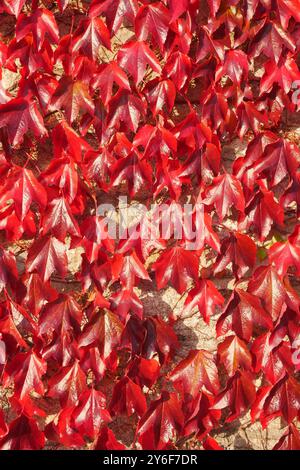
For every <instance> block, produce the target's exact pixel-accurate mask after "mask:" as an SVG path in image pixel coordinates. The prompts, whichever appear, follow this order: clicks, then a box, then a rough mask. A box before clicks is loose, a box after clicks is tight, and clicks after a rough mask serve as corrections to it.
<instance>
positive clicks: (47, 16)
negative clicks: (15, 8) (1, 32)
mask: <svg viewBox="0 0 300 470" xmlns="http://www.w3.org/2000/svg"><path fill="white" fill-rule="evenodd" d="M28 33H31V34H32V36H33V40H34V44H35V46H36V47H37V49H38V50H40V49H41V47H42V46H43V44H44V41H45V38H47V40H49V41H50V42H51V44H57V43H58V41H59V31H58V27H57V24H56V21H55V18H54V15H53V13H52V12H51V11H49V10H46V9H40V8H37V9H36V10H35V11H34V12H33V13H32V14H31V15H28V16H26V15H25V14H24V13H22V14H21V15H20V16H19V17H18V21H17V25H16V38H17V41H20V40H21V39H23V38H24V37H25V36H26V35H27V34H28Z"/></svg>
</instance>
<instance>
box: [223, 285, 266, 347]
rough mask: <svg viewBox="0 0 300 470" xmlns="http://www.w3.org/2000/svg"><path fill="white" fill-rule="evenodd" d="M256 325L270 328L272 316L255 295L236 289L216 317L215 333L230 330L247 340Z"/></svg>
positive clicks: (224, 332)
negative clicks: (220, 313) (222, 310)
mask: <svg viewBox="0 0 300 470" xmlns="http://www.w3.org/2000/svg"><path fill="white" fill-rule="evenodd" d="M258 327H260V328H268V329H271V328H272V327H273V322H272V318H271V317H270V316H269V313H267V312H266V311H265V310H264V309H263V307H262V305H261V302H260V300H259V299H258V298H257V297H256V296H254V295H253V294H250V293H249V292H246V291H243V290H241V289H236V290H235V292H234V293H233V295H232V296H231V299H230V300H229V302H228V304H227V306H226V308H225V309H224V312H223V313H222V315H221V316H220V318H219V319H218V322H217V326H216V330H217V335H218V336H219V335H224V334H226V333H227V332H228V331H229V330H232V331H234V332H235V333H236V334H237V335H238V336H240V337H241V338H242V339H244V340H245V341H249V340H250V338H251V336H252V335H253V330H254V328H258Z"/></svg>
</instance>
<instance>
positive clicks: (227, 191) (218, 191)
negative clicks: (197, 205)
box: [203, 173, 245, 221]
mask: <svg viewBox="0 0 300 470" xmlns="http://www.w3.org/2000/svg"><path fill="white" fill-rule="evenodd" d="M203 202H204V204H208V205H211V204H212V205H214V207H215V209H216V211H217V214H218V216H219V219H220V221H222V220H223V219H224V217H225V216H226V215H228V211H229V208H230V207H232V206H234V207H235V208H236V209H237V210H239V211H240V212H241V213H243V212H244V208H245V200H244V194H243V188H242V185H241V183H240V182H239V181H238V180H237V179H236V178H235V177H234V176H231V175H229V174H228V173H224V174H223V175H221V176H217V177H216V178H214V180H213V186H212V187H210V188H208V190H207V193H206V197H205V199H204V201H203Z"/></svg>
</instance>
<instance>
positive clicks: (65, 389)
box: [48, 360, 87, 410]
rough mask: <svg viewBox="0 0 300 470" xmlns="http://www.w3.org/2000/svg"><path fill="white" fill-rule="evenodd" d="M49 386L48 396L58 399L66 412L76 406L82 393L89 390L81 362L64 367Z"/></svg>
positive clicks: (50, 381) (51, 380) (52, 378)
mask: <svg viewBox="0 0 300 470" xmlns="http://www.w3.org/2000/svg"><path fill="white" fill-rule="evenodd" d="M48 386H49V390H48V396H49V397H51V398H58V399H59V401H60V403H61V406H62V407H65V408H66V410H67V408H68V407H70V406H72V405H76V403H77V400H78V399H79V397H80V395H81V393H82V392H84V391H85V389H86V388H87V386H86V377H85V374H84V372H83V371H82V369H81V367H80V365H79V362H78V361H77V360H76V361H75V362H74V364H73V365H72V366H67V367H63V368H62V369H61V370H60V371H59V372H57V373H56V374H55V375H53V376H52V377H51V379H50V380H49V381H48Z"/></svg>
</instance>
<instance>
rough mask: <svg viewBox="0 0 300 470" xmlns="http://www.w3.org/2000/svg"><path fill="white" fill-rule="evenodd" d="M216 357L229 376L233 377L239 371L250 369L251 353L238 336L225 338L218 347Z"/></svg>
mask: <svg viewBox="0 0 300 470" xmlns="http://www.w3.org/2000/svg"><path fill="white" fill-rule="evenodd" d="M218 355H219V358H220V362H221V363H222V364H224V367H225V369H226V371H227V373H228V375H229V376H232V375H234V374H235V373H236V371H237V370H239V369H243V370H251V369H252V356H251V353H250V351H249V350H248V348H247V344H246V343H245V342H244V341H243V340H241V339H240V338H239V337H238V336H227V337H226V338H225V339H224V341H223V342H222V343H220V344H219V345H218Z"/></svg>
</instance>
